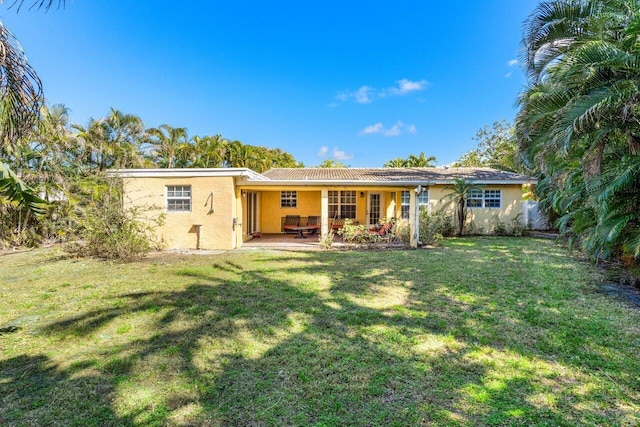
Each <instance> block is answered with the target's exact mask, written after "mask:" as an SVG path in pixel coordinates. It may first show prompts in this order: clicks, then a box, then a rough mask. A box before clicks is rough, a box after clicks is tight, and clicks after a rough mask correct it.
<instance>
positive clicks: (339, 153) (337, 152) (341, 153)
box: [333, 147, 353, 160]
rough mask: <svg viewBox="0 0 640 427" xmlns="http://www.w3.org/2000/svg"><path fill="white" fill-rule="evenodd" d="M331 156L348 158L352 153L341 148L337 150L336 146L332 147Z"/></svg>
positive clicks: (342, 158) (340, 158)
mask: <svg viewBox="0 0 640 427" xmlns="http://www.w3.org/2000/svg"><path fill="white" fill-rule="evenodd" d="M333 158H334V159H336V160H349V159H353V154H347V153H346V152H344V151H342V150H338V147H334V148H333Z"/></svg>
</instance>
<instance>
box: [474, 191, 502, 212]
mask: <svg viewBox="0 0 640 427" xmlns="http://www.w3.org/2000/svg"><path fill="white" fill-rule="evenodd" d="M501 205H502V190H471V191H470V192H469V195H468V197H467V207H470V208H500V207H501Z"/></svg>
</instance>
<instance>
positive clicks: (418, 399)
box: [0, 240, 638, 425]
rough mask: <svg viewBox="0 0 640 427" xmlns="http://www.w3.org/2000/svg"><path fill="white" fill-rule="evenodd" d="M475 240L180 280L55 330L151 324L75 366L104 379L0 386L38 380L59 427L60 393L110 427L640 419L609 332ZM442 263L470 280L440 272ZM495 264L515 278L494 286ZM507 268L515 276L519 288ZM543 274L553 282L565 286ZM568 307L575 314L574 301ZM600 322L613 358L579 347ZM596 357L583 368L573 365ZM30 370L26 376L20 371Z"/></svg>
mask: <svg viewBox="0 0 640 427" xmlns="http://www.w3.org/2000/svg"><path fill="white" fill-rule="evenodd" d="M473 243H474V245H461V244H460V245H456V247H454V248H453V249H451V250H449V251H444V252H442V253H440V255H439V256H440V257H441V258H439V259H438V260H435V261H434V260H432V259H430V258H429V255H430V252H429V251H406V252H395V253H394V254H389V253H385V252H379V253H378V252H374V253H367V252H364V253H348V254H344V253H299V254H297V253H288V254H287V255H282V256H273V255H265V254H263V253H256V254H253V255H247V256H246V257H245V258H244V260H245V261H246V263H238V262H236V261H234V260H233V258H232V259H231V260H230V259H227V258H228V257H227V258H222V259H220V260H216V261H213V262H212V264H210V265H194V266H189V267H183V266H181V267H175V268H174V269H173V270H171V267H169V270H168V272H169V274H173V275H174V277H175V280H176V282H178V283H183V284H184V286H181V287H180V288H178V287H176V289H175V290H172V289H169V290H167V291H155V292H132V293H128V294H120V295H117V296H116V297H115V298H116V299H118V300H119V301H124V302H121V303H120V304H118V305H117V306H112V307H105V308H101V309H96V310H92V311H88V312H84V313H79V314H78V315H77V316H75V317H73V318H68V319H64V320H61V321H59V322H56V323H53V324H51V325H50V326H49V327H48V328H47V330H46V333H48V334H52V335H61V336H67V335H73V336H77V337H79V338H87V339H90V338H91V337H93V336H94V334H96V333H98V332H99V331H100V330H101V328H103V327H105V326H106V325H108V324H110V323H112V322H113V321H114V320H116V319H119V318H132V317H133V316H136V315H145V316H152V319H153V324H152V329H153V333H152V334H148V335H147V336H144V337H140V338H136V339H132V340H129V341H128V342H126V343H124V344H118V345H114V346H113V347H112V348H109V349H107V350H105V351H104V358H103V360H101V361H98V362H96V361H84V362H81V363H80V364H78V365H77V366H76V368H75V369H77V370H78V372H85V371H82V369H89V370H93V371H96V372H97V373H98V374H97V375H94V376H87V375H85V376H83V377H78V376H77V372H74V371H72V370H68V371H65V370H62V371H61V370H58V369H55V368H51V367H48V365H49V363H48V360H47V359H46V358H45V357H36V358H33V359H24V360H23V359H21V358H20V357H18V358H15V359H11V360H9V361H8V362H7V363H6V364H4V365H3V366H2V369H1V371H0V372H2V375H3V376H4V378H6V379H8V382H7V383H5V384H3V385H2V387H8V388H7V391H8V392H9V396H11V395H14V394H16V393H18V391H17V390H18V389H22V388H24V389H26V390H29V389H32V388H33V387H32V386H31V383H29V384H27V383H24V381H30V382H33V381H36V382H39V381H42V383H43V384H45V386H44V389H43V391H42V392H41V393H40V392H38V391H37V390H38V388H36V397H38V393H40V395H41V401H42V402H43V404H42V406H43V407H45V408H47V409H48V410H60V411H61V412H60V418H59V419H61V420H69V421H72V422H70V423H69V424H72V423H73V422H74V420H75V418H74V414H73V413H71V411H70V408H71V407H72V405H73V402H72V401H70V402H68V403H67V402H62V403H61V405H59V404H58V402H55V400H54V401H53V403H46V402H47V397H48V396H51V395H52V393H53V391H54V390H55V388H57V387H75V388H78V389H79V394H81V395H85V394H86V395H89V396H93V397H94V398H95V400H96V401H95V402H94V403H95V404H94V405H93V406H94V407H96V408H101V409H100V410H99V411H98V415H96V417H97V419H99V420H100V421H102V422H104V423H105V424H109V423H111V424H117V423H119V422H121V423H124V424H126V423H134V424H142V423H145V424H164V423H169V424H172V423H173V424H212V425H217V424H222V425H263V424H264V425H283V424H285V425H314V424H315V425H394V424H395V425H407V424H421V423H443V424H461V425H478V424H485V425H486V424H498V425H528V424H531V423H538V424H544V423H548V424H551V425H572V424H575V423H578V424H598V423H604V424H617V423H618V422H623V421H628V420H629V419H631V418H630V417H632V416H633V415H634V414H633V411H634V410H633V409H632V408H633V399H635V398H637V395H638V393H637V390H635V391H634V386H633V372H634V371H632V373H631V378H629V376H628V375H626V374H625V372H624V370H625V367H624V366H623V364H624V363H625V362H628V361H629V360H631V359H629V357H628V356H626V355H622V354H617V353H615V354H614V355H615V356H616V357H615V358H614V360H615V362H611V361H610V360H609V361H608V359H607V358H606V357H605V354H609V356H611V352H615V350H616V349H615V348H613V345H614V344H615V343H616V341H615V340H614V339H613V338H614V337H615V333H614V331H613V330H611V328H609V329H606V328H605V330H602V328H601V326H602V325H606V322H604V323H602V322H595V321H594V322H593V323H589V322H588V321H585V322H577V323H576V324H574V323H573V322H574V321H576V320H578V318H579V315H580V314H582V315H586V314H588V312H587V311H579V312H577V313H574V312H571V313H569V314H563V312H562V311H561V310H556V309H557V307H558V302H559V301H552V300H551V298H550V297H549V296H548V294H546V293H545V292H549V291H545V290H544V289H543V288H544V287H545V286H547V285H545V284H540V285H539V288H533V289H531V287H532V286H535V284H532V277H533V278H534V279H535V276H536V274H542V273H538V272H537V270H536V269H535V268H534V266H533V264H534V263H533V262H528V261H527V260H526V257H524V256H523V255H522V254H515V255H514V254H510V253H509V248H503V247H497V246H495V245H494V247H487V249H486V251H485V253H484V254H482V257H481V259H478V260H477V261H474V260H469V259H467V258H466V257H468V253H465V251H466V250H469V251H476V250H478V249H479V248H480V249H482V246H483V243H482V241H481V240H479V241H474V242H473ZM485 246H486V245H485ZM530 249H531V248H530ZM445 258H446V259H447V260H448V261H449V262H454V263H455V262H457V263H460V264H464V265H463V268H462V269H460V268H454V267H452V266H451V265H447V264H443V259H445ZM510 263H514V265H510ZM550 264H552V263H550ZM558 264H560V262H559V261H558ZM487 265H489V269H488V270H487ZM492 267H495V269H497V270H498V271H503V272H504V274H503V275H507V276H509V277H510V281H507V282H503V281H499V280H496V279H495V271H496V270H495V269H492ZM514 267H515V268H520V271H519V272H518V274H516V273H511V270H510V269H511V268H514ZM550 268H551V269H556V270H557V271H556V272H555V273H554V274H555V275H556V276H557V277H561V275H562V274H564V273H563V271H562V268H561V267H550ZM511 276H513V277H511ZM556 276H553V277H556ZM513 281H515V283H512V282H513ZM505 283H506V284H505ZM545 283H547V282H545ZM562 295H563V297H562V298H564V299H563V300H561V302H562V301H563V302H564V303H565V304H570V302H571V298H573V297H574V296H575V295H573V294H572V293H565V294H562ZM505 302H508V304H507V303H505ZM599 325H600V329H599V330H600V332H599V333H598V334H596V335H595V339H597V340H599V343H600V344H601V346H602V347H606V349H607V350H606V351H603V353H602V354H599V353H597V352H594V351H593V350H592V349H585V345H586V341H585V340H587V339H588V338H586V337H588V336H592V337H593V336H594V335H593V334H594V332H595V331H594V328H597V327H599ZM556 328H559V329H560V330H556ZM592 339H593V338H592ZM586 353H589V358H588V362H587V363H586V364H585V362H584V360H582V361H580V360H579V359H575V357H574V356H575V355H576V354H577V355H583V356H586V355H587V354H586ZM25 364H26V365H27V366H29V369H28V370H26V371H25V370H23V371H20V370H19V367H20V366H21V365H25ZM599 367H600V368H599ZM602 367H604V368H602ZM574 368H575V369H574ZM585 369H593V370H594V371H596V370H597V369H607V370H608V374H607V375H609V376H613V377H615V378H616V380H617V381H618V388H619V390H612V389H606V388H601V387H600V386H599V384H598V381H600V380H601V379H602V378H601V377H599V376H598V373H597V372H595V373H593V372H590V371H589V372H587V373H585V372H584V370H585ZM567 371H571V372H570V373H569V374H567ZM24 372H28V375H27V376H26V378H27V379H25V380H23V379H21V378H22V377H21V375H24ZM635 374H637V370H636V371H635ZM625 375H626V376H625ZM6 384H10V385H11V386H7V385H6ZM625 395H626V396H627V398H623V397H622V396H625ZM90 401H91V399H90ZM116 401H117V404H116V403H114V402H116ZM20 402H22V403H19V404H18V405H17V408H18V409H17V411H21V412H10V413H7V412H5V418H6V419H7V420H16V419H22V420H25V419H29V420H31V419H33V420H35V421H36V424H37V423H38V422H37V421H42V420H46V419H47V418H39V417H41V416H42V415H41V413H40V412H39V411H38V410H37V408H36V409H33V408H29V407H28V405H27V403H26V401H20ZM58 406H61V407H60V408H58ZM115 406H117V411H116V410H115V409H114V407H115ZM629 408H631V409H629ZM116 412H117V413H116ZM85 413H90V414H91V413H92V412H91V411H90V410H89V409H86V410H85ZM7 414H8V415H7ZM636 415H637V412H636ZM21 417H26V418H21ZM0 419H2V418H0Z"/></svg>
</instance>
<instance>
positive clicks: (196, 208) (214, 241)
mask: <svg viewBox="0 0 640 427" xmlns="http://www.w3.org/2000/svg"><path fill="white" fill-rule="evenodd" d="M168 185H190V186H191V212H166V201H165V187H166V186H168ZM124 188H125V198H124V203H125V206H132V205H135V206H141V207H145V209H147V208H149V209H147V210H145V212H144V214H145V215H147V216H148V217H152V216H157V215H159V214H160V213H163V212H164V213H166V215H165V221H164V225H163V226H162V227H160V229H159V230H158V235H159V236H161V237H162V238H163V239H164V241H165V243H166V246H167V247H168V248H191V249H195V248H196V242H197V233H196V227H194V225H195V224H200V225H201V227H200V249H233V248H235V247H236V234H235V231H234V229H233V218H234V217H236V215H237V213H238V208H237V196H236V191H235V187H234V178H233V177H190V178H170V177H169V178H165V177H162V178H143V177H137V178H125V179H124ZM212 191H213V208H214V213H213V214H212V215H207V212H208V211H209V207H210V204H209V203H207V205H206V207H205V203H206V202H207V198H208V197H209V194H210V193H211V192H212ZM237 229H238V230H239V227H237Z"/></svg>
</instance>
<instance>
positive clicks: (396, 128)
mask: <svg viewBox="0 0 640 427" xmlns="http://www.w3.org/2000/svg"><path fill="white" fill-rule="evenodd" d="M405 132H406V133H409V134H411V135H415V134H416V133H417V132H418V131H417V129H416V125H413V124H411V125H408V124H406V123H403V122H401V121H398V122H396V123H395V124H394V125H393V126H391V127H390V128H386V127H384V125H383V124H382V123H381V122H378V123H376V124H373V125H370V126H367V127H366V128H364V129H362V130H361V131H360V136H366V135H376V134H378V135H383V136H400V135H402V134H403V133H405Z"/></svg>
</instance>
